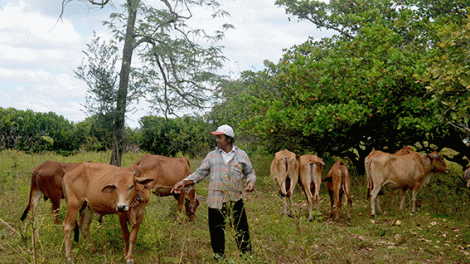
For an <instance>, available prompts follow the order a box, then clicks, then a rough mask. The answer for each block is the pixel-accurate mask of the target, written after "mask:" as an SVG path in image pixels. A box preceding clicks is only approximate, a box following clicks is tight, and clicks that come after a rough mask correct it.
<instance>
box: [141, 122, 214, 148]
mask: <svg viewBox="0 0 470 264" xmlns="http://www.w3.org/2000/svg"><path fill="white" fill-rule="evenodd" d="M140 125H141V128H140V131H141V136H142V138H141V140H140V142H141V145H140V147H141V149H143V150H145V151H149V152H151V153H154V154H158V155H164V156H176V155H178V154H185V155H189V156H191V157H196V156H200V155H205V154H206V153H207V151H208V150H209V149H210V146H211V145H212V144H213V142H214V139H213V137H212V136H210V134H209V132H210V131H213V130H211V129H210V126H208V125H207V123H206V122H204V120H203V119H202V117H197V116H196V117H191V116H183V117H179V118H170V119H165V118H164V117H159V116H144V117H142V118H141V119H140Z"/></svg>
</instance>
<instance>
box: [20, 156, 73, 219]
mask: <svg viewBox="0 0 470 264" xmlns="http://www.w3.org/2000/svg"><path fill="white" fill-rule="evenodd" d="M79 164H80V163H64V162H57V161H46V162H44V163H43V164H41V165H39V166H37V167H36V168H35V169H34V170H33V173H32V175H31V189H30V191H29V202H28V206H26V209H25V210H24V212H23V215H22V216H21V218H20V220H21V221H24V220H25V219H26V217H27V215H28V212H29V211H30V210H31V211H33V212H35V211H36V209H37V207H38V202H39V199H40V198H41V196H43V198H44V200H47V199H50V200H51V203H52V208H51V213H52V216H53V217H54V219H55V223H56V224H59V208H60V199H63V198H64V192H63V189H62V178H63V177H64V175H65V173H66V172H68V171H70V170H72V169H73V168H75V167H77V166H78V165H79Z"/></svg>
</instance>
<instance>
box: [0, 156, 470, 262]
mask: <svg viewBox="0 0 470 264" xmlns="http://www.w3.org/2000/svg"><path fill="white" fill-rule="evenodd" d="M142 155H143V154H142V153H140V154H126V156H125V158H124V160H123V165H124V166H129V165H130V164H132V163H133V161H134V160H137V159H138V158H139V157H140V156H142ZM45 160H58V161H64V162H80V161H87V160H91V161H94V162H105V163H107V162H109V153H86V154H79V155H77V156H73V157H67V158H65V157H59V156H55V155H53V154H43V155H27V154H24V153H19V152H15V151H3V152H1V153H0V263H64V262H66V259H65V252H64V248H63V245H62V244H63V232H62V227H61V226H60V225H55V224H53V219H52V217H51V216H50V213H49V212H50V202H49V201H47V202H44V201H42V200H41V201H40V209H39V211H38V212H37V214H36V216H35V217H34V218H33V217H28V220H27V221H26V223H21V222H20V221H19V218H20V216H21V213H22V212H23V209H24V208H25V206H26V203H27V199H28V195H29V181H30V173H31V171H32V170H33V169H34V167H36V166H37V165H39V164H41V163H42V162H44V161H45ZM252 160H253V164H254V166H255V169H256V171H257V172H258V183H257V190H256V191H255V192H253V193H251V194H248V195H246V196H245V201H246V206H247V211H248V221H249V224H250V231H251V236H252V243H253V248H254V255H253V259H252V260H251V261H250V262H249V263H469V262H470V250H469V247H470V232H469V231H468V230H469V224H470V220H469V219H470V218H469V217H468V210H469V208H470V205H469V201H468V200H469V197H470V192H469V190H467V189H466V188H463V186H461V183H460V182H459V178H458V176H459V175H460V172H459V171H455V172H454V171H453V172H452V173H451V175H447V176H442V175H438V176H435V177H433V179H432V180H431V184H430V186H428V187H426V189H424V190H423V192H422V193H420V194H419V195H418V213H416V214H415V215H410V213H409V212H410V207H409V203H408V207H407V208H406V210H404V211H399V210H398V195H395V194H394V193H392V192H391V191H385V194H384V196H383V197H381V201H383V203H384V205H383V209H384V210H385V211H386V212H387V214H385V215H378V216H377V217H376V218H375V219H373V220H372V219H371V218H370V216H369V213H370V205H369V203H368V201H367V200H366V189H365V187H364V186H365V183H364V179H363V178H364V177H362V176H359V177H357V176H356V177H353V186H352V194H353V197H354V202H353V208H352V211H351V214H352V220H351V223H350V224H347V222H346V221H345V219H344V218H342V219H341V222H334V221H330V220H328V219H327V217H326V215H327V210H328V209H329V200H328V199H329V198H327V192H326V186H322V190H321V197H322V201H321V204H320V210H321V213H322V214H321V215H318V216H317V217H316V219H315V220H314V221H312V222H309V221H307V219H306V215H307V209H306V203H305V196H304V194H303V193H301V192H300V188H299V189H298V190H297V192H296V194H295V197H294V201H295V208H294V216H293V217H292V218H288V217H285V216H283V215H282V214H281V212H282V206H283V203H282V200H281V198H280V197H279V195H278V194H277V188H276V187H275V186H274V182H273V181H272V180H271V179H270V178H269V175H268V173H269V165H270V161H271V157H253V158H252ZM200 161H201V160H200V159H196V160H191V166H192V168H193V170H194V169H195V168H197V167H198V166H199V164H200ZM327 169H329V168H325V171H327ZM325 173H326V172H325ZM454 183H455V184H454ZM206 186H207V181H205V182H203V183H200V184H199V185H198V186H197V187H199V189H200V190H199V191H198V193H199V194H201V195H206V194H207V191H206V190H203V189H205V188H206ZM407 201H409V197H408V200H407ZM175 209H176V201H175V200H174V199H173V198H172V197H164V198H160V197H156V196H152V197H151V201H150V203H149V205H148V209H147V215H146V216H145V219H144V222H143V224H142V226H141V229H140V231H139V236H138V241H137V246H136V251H135V260H136V262H137V263H212V262H213V260H212V250H211V247H210V241H209V232H208V225H207V206H206V204H205V202H203V203H202V205H201V206H200V207H199V209H198V212H197V217H196V219H195V221H194V222H191V223H189V222H187V221H183V222H182V223H179V222H178V221H175V218H174V215H173V212H174V211H175ZM65 213H66V205H65V202H63V205H62V207H61V209H60V217H61V219H63V218H64V216H65ZM33 219H34V225H33V224H32V223H33V221H32V220H33ZM183 219H186V218H185V217H183ZM33 227H34V228H33ZM33 229H35V230H36V231H35V232H34V233H36V234H37V235H36V243H35V244H36V246H35V250H33V246H32V237H34V236H33ZM91 232H92V234H91V236H92V240H93V242H94V244H95V246H96V247H97V249H98V252H97V253H94V254H90V253H89V251H88V248H87V245H85V243H84V242H83V241H82V240H80V242H79V243H78V244H73V249H72V253H73V255H74V258H75V263H124V259H123V250H124V249H123V246H124V245H123V240H122V237H121V233H120V232H121V231H120V227H119V223H118V220H117V216H113V215H109V216H106V217H105V219H104V223H103V224H98V222H97V221H94V222H93V224H92V228H91ZM226 248H227V249H226V251H227V253H228V257H227V258H226V260H225V261H224V262H223V263H248V262H246V261H244V260H243V259H241V258H240V257H239V254H238V251H237V249H236V246H235V244H234V242H233V231H230V230H228V234H227V245H226ZM33 252H35V253H36V259H33Z"/></svg>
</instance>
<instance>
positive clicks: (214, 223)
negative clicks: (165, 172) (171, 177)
mask: <svg viewBox="0 0 470 264" xmlns="http://www.w3.org/2000/svg"><path fill="white" fill-rule="evenodd" d="M211 134H213V135H215V136H216V142H217V148H216V150H214V151H212V152H210V153H209V154H207V156H206V158H205V159H204V160H203V161H202V163H201V166H200V167H199V168H198V169H197V170H196V171H195V172H194V173H192V174H191V175H189V176H188V177H186V178H185V179H183V180H181V181H179V182H178V183H176V184H175V186H174V187H173V189H172V192H174V193H180V192H181V189H182V188H183V187H184V186H186V185H191V184H195V183H198V182H200V181H202V180H203V179H205V178H206V177H207V176H209V175H210V176H211V177H210V182H209V191H208V196H207V206H208V207H209V210H208V215H209V232H210V237H211V245H212V249H213V251H214V258H215V259H220V258H223V257H224V252H225V223H226V222H228V223H229V224H231V225H232V227H234V228H235V230H236V238H237V246H238V249H239V250H240V251H241V253H243V254H248V255H251V242H250V234H249V230H248V221H247V218H246V212H245V207H244V204H243V199H242V191H243V189H244V190H245V191H247V192H251V191H253V189H254V186H255V181H256V175H255V171H254V170H253V167H252V166H251V162H250V159H249V158H248V155H247V154H246V153H245V151H243V150H241V149H239V148H237V147H236V146H234V145H233V143H234V140H235V135H234V132H233V129H232V127H230V126H228V125H222V126H220V127H218V128H217V130H216V131H214V132H211Z"/></svg>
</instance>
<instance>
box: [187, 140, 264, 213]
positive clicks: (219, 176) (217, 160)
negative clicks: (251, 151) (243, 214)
mask: <svg viewBox="0 0 470 264" xmlns="http://www.w3.org/2000/svg"><path fill="white" fill-rule="evenodd" d="M233 149H234V150H235V156H234V157H233V158H232V159H231V160H230V161H229V162H228V164H225V162H224V159H223V158H222V154H221V151H223V150H219V149H216V150H214V151H211V152H209V154H207V156H206V158H205V159H204V160H203V161H202V163H201V166H200V167H199V168H198V169H197V170H196V171H195V172H193V173H192V174H191V175H189V176H188V177H186V179H185V180H193V181H194V182H195V183H198V182H200V181H202V180H203V179H205V178H206V177H207V176H209V175H211V177H210V182H209V192H208V196H207V206H209V207H210V208H214V209H222V204H223V203H226V202H228V201H238V200H240V199H241V198H242V191H243V190H245V187H246V183H247V181H249V180H251V181H252V182H253V184H255V182H256V175H255V171H254V170H253V167H252V166H251V162H250V159H249V158H248V155H247V154H246V152H245V151H243V150H241V149H239V148H237V147H235V146H234V147H233Z"/></svg>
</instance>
